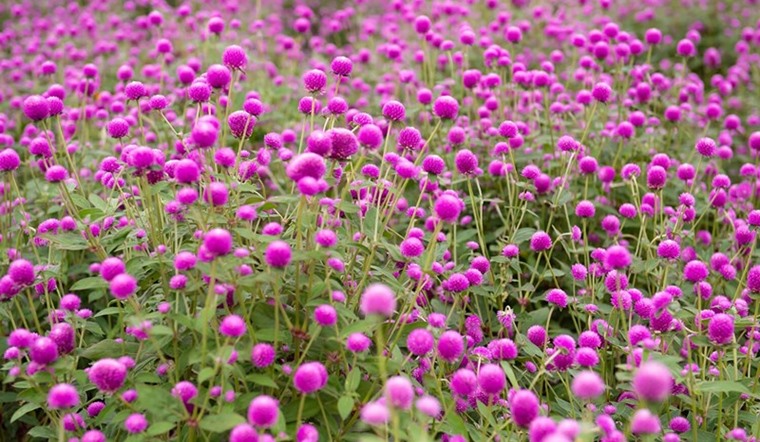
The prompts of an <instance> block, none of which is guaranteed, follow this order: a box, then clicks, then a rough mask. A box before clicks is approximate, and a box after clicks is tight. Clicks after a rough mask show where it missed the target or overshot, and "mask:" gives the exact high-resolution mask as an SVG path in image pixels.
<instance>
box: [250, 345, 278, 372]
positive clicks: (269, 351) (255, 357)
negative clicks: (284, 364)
mask: <svg viewBox="0 0 760 442" xmlns="http://www.w3.org/2000/svg"><path fill="white" fill-rule="evenodd" d="M274 358H275V350H274V347H272V346H271V345H270V344H264V343H260V344H256V345H254V346H253V349H252V350H251V363H252V364H253V365H254V366H256V367H257V368H265V367H268V366H270V365H272V363H273V362H274Z"/></svg>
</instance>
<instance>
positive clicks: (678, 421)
mask: <svg viewBox="0 0 760 442" xmlns="http://www.w3.org/2000/svg"><path fill="white" fill-rule="evenodd" d="M669 427H670V429H671V430H673V431H675V432H676V433H686V432H688V431H689V430H690V429H691V423H690V422H689V420H688V419H686V418H685V417H683V416H676V417H674V418H673V419H671V420H670V425H669Z"/></svg>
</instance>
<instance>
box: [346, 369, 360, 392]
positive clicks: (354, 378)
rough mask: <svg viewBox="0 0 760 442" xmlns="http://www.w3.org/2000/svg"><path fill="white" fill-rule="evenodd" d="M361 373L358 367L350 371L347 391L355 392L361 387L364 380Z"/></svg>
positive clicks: (347, 379)
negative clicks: (360, 384)
mask: <svg viewBox="0 0 760 442" xmlns="http://www.w3.org/2000/svg"><path fill="white" fill-rule="evenodd" d="M361 376H362V375H361V373H360V372H359V369H358V368H354V369H353V370H351V371H350V372H349V373H348V376H346V391H347V392H349V393H350V392H354V391H356V389H357V388H359V383H360V382H361V380H362V377H361Z"/></svg>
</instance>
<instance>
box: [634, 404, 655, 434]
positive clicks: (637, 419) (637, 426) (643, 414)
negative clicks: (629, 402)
mask: <svg viewBox="0 0 760 442" xmlns="http://www.w3.org/2000/svg"><path fill="white" fill-rule="evenodd" d="M660 430H661V426H660V418H659V417H658V416H657V415H654V414H652V412H651V411H649V410H647V409H646V408H642V409H641V410H637V411H636V413H635V414H634V415H633V418H631V433H633V434H635V435H641V434H657V433H659V432H660Z"/></svg>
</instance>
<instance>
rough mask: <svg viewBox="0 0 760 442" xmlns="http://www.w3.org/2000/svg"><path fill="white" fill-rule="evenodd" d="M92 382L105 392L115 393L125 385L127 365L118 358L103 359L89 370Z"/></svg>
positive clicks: (88, 373)
mask: <svg viewBox="0 0 760 442" xmlns="http://www.w3.org/2000/svg"><path fill="white" fill-rule="evenodd" d="M87 377H88V378H89V379H90V382H92V383H93V384H95V386H96V387H98V390H100V391H102V392H105V393H113V392H115V391H117V390H118V389H120V388H121V387H122V386H123V385H124V380H125V379H126V378H127V367H126V366H125V365H124V364H123V363H121V362H119V361H117V360H116V359H110V358H106V359H101V360H99V361H97V362H95V363H94V364H93V365H92V367H90V369H89V370H88V371H87Z"/></svg>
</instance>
